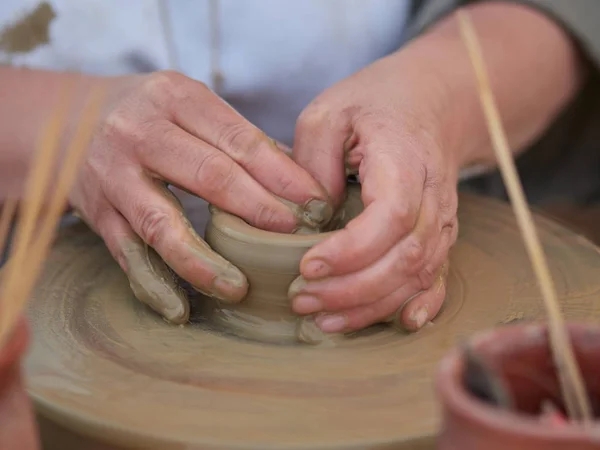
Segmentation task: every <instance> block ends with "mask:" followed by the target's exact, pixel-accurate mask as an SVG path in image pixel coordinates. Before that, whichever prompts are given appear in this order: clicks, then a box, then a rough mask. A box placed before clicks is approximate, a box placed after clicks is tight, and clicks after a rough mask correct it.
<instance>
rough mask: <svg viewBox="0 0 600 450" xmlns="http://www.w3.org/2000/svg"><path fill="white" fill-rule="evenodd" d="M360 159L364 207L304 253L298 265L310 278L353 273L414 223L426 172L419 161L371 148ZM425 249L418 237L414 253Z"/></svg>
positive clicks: (410, 229) (403, 234)
mask: <svg viewBox="0 0 600 450" xmlns="http://www.w3.org/2000/svg"><path fill="white" fill-rule="evenodd" d="M362 164H363V166H362V167H364V171H363V170H362V167H361V180H363V181H362V192H361V196H362V199H363V203H364V204H365V209H364V211H363V212H362V213H361V214H360V215H359V216H358V217H356V218H355V219H353V220H351V221H350V222H349V223H348V224H347V225H346V227H345V228H344V229H342V230H339V231H337V232H335V233H333V234H332V236H331V237H329V238H327V239H326V240H324V241H323V242H321V243H319V244H317V245H316V246H315V247H313V248H312V249H310V250H309V251H308V252H307V253H306V254H305V255H304V257H303V258H302V261H301V265H300V270H301V273H302V275H303V276H304V278H306V279H307V280H311V279H316V278H323V277H327V276H336V275H342V274H346V273H352V272H356V271H357V270H359V269H361V268H363V267H366V266H368V265H370V264H372V263H373V262H375V261H376V260H377V259H379V258H380V257H381V256H383V255H384V254H385V253H386V252H388V251H389V250H390V249H391V248H392V247H393V246H394V245H395V244H396V243H397V242H398V241H399V240H400V239H402V238H403V237H404V236H406V235H407V234H409V233H410V232H411V231H412V229H413V228H414V226H415V224H416V221H417V218H418V216H419V209H420V205H421V199H422V196H423V186H424V180H425V176H426V174H425V172H424V171H423V170H421V169H420V168H419V167H420V166H419V163H417V162H416V161H414V160H412V161H410V160H409V161H403V160H402V159H400V157H399V156H398V155H395V154H393V153H389V152H383V151H382V152H380V153H376V152H371V153H370V154H369V156H368V158H367V157H365V158H364V159H363V163H362ZM415 166H416V168H415ZM423 251H424V249H423V247H422V246H421V245H419V244H418V243H417V242H416V241H415V247H414V248H413V249H412V250H411V252H412V253H413V254H414V255H415V257H414V259H421V257H422V255H420V254H422V252H423Z"/></svg>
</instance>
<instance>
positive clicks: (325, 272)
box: [302, 259, 331, 279]
mask: <svg viewBox="0 0 600 450" xmlns="http://www.w3.org/2000/svg"><path fill="white" fill-rule="evenodd" d="M302 269H303V270H302V275H303V276H304V278H308V279H312V278H325V277H326V276H329V274H330V273H331V268H330V267H329V266H328V265H327V264H326V263H325V262H324V261H322V260H320V259H311V260H309V261H308V262H307V263H306V264H303V267H302Z"/></svg>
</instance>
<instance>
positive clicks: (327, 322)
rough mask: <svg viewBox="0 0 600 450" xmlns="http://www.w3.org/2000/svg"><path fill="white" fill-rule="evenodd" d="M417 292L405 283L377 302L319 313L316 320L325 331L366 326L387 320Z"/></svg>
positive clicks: (347, 330)
mask: <svg viewBox="0 0 600 450" xmlns="http://www.w3.org/2000/svg"><path fill="white" fill-rule="evenodd" d="M414 292H415V286H414V285H410V284H405V285H403V286H402V287H400V288H399V289H397V290H396V291H394V292H393V293H391V294H390V295H388V296H387V297H384V298H383V299H381V300H379V301H378V302H375V303H370V304H367V305H363V306H358V307H356V308H352V309H349V310H346V311H344V312H340V313H334V314H329V313H325V314H321V315H317V317H316V318H315V321H316V323H317V325H318V326H319V328H321V330H323V331H324V332H325V333H341V332H350V331H356V330H360V329H363V328H366V327H368V326H370V325H373V324H374V323H377V322H380V321H385V320H386V319H387V318H388V317H389V316H390V315H392V314H394V313H395V312H396V311H397V310H398V309H399V308H400V307H401V306H402V305H403V304H404V303H405V302H406V301H407V299H409V298H410V297H411V296H412V295H413V294H414Z"/></svg>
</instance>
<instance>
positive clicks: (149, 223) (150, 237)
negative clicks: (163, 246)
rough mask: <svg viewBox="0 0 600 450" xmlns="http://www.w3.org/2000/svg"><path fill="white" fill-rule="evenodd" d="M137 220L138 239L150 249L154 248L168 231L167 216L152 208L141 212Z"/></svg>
mask: <svg viewBox="0 0 600 450" xmlns="http://www.w3.org/2000/svg"><path fill="white" fill-rule="evenodd" d="M138 220H139V226H138V229H139V233H140V237H141V238H142V239H143V240H144V241H145V242H146V243H147V244H148V245H149V246H150V247H156V246H157V245H158V244H159V243H160V242H161V240H162V239H163V237H164V235H165V233H168V231H169V229H170V227H169V223H170V219H169V215H168V214H167V213H166V212H164V211H161V210H159V209H156V208H154V207H148V208H145V209H144V210H142V212H141V213H140V216H139V219H138Z"/></svg>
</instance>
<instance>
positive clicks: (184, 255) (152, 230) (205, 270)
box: [107, 170, 248, 302]
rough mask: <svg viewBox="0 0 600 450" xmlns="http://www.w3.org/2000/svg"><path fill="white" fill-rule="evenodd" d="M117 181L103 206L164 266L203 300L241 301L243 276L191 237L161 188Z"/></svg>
mask: <svg viewBox="0 0 600 450" xmlns="http://www.w3.org/2000/svg"><path fill="white" fill-rule="evenodd" d="M118 179H119V184H118V185H116V184H115V185H114V186H111V187H110V188H109V189H108V190H107V195H108V199H109V201H110V202H111V203H112V204H113V205H114V206H115V207H116V208H117V209H118V210H119V212H120V213H121V214H122V215H123V216H124V217H125V218H126V219H127V221H128V222H129V223H130V224H131V227H132V228H133V230H134V231H135V232H136V233H137V234H138V235H139V236H140V237H141V238H142V239H143V241H144V242H145V243H146V244H148V245H149V246H151V247H152V248H153V249H155V250H156V251H157V252H158V254H159V255H160V257H161V258H162V259H163V260H164V261H165V263H167V265H168V266H169V267H171V268H172V269H173V270H174V271H175V272H176V273H177V274H178V275H179V276H180V277H182V278H183V279H185V280H186V281H188V282H189V283H190V284H191V285H192V286H193V287H194V288H195V289H196V290H198V291H200V292H202V293H204V294H206V295H209V296H213V297H216V298H219V299H220V300H224V301H230V302H237V301H240V300H242V299H243V298H244V296H245V295H246V293H247V290H248V282H247V280H246V277H245V276H244V275H243V274H242V273H241V272H240V271H239V269H237V268H236V267H234V266H233V265H232V264H231V263H229V262H228V261H227V260H225V259H224V258H223V257H222V256H220V255H219V254H217V253H215V252H214V251H213V250H212V249H211V248H210V247H209V246H208V244H207V243H206V242H204V241H203V240H202V239H201V238H200V237H199V236H198V235H197V234H196V232H195V231H194V229H193V228H192V226H191V224H190V223H189V221H188V220H187V219H186V218H185V216H184V215H183V214H182V213H181V211H180V210H179V206H178V205H177V204H176V203H175V202H174V201H173V198H172V194H170V193H169V192H166V191H168V190H167V189H166V188H165V187H164V185H163V184H162V183H160V184H159V183H158V182H157V181H156V180H151V179H150V178H148V177H146V176H145V175H144V174H140V173H137V172H133V173H130V172H127V171H125V170H123V172H122V173H120V174H119V175H118Z"/></svg>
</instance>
